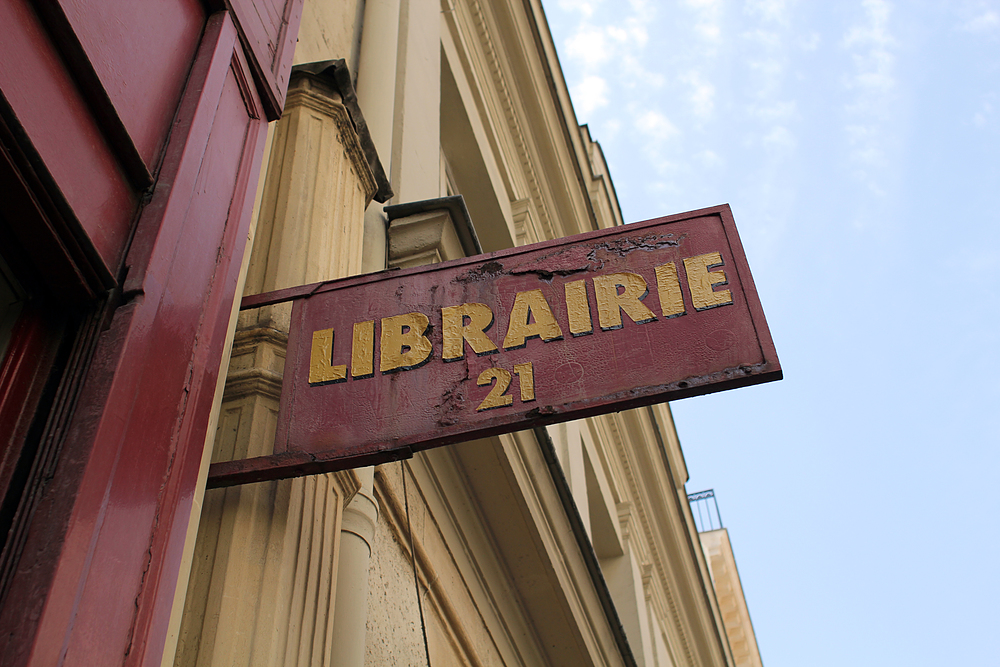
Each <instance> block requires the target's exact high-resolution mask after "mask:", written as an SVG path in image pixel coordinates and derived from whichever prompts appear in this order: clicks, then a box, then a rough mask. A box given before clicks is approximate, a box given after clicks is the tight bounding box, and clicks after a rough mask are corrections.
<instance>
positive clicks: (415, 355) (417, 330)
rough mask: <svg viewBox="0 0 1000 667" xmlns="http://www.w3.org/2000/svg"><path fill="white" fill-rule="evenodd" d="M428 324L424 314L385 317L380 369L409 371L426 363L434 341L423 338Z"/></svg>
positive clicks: (385, 371)
mask: <svg viewBox="0 0 1000 667" xmlns="http://www.w3.org/2000/svg"><path fill="white" fill-rule="evenodd" d="M429 324H430V320H429V319H428V318H427V316H426V315H424V314H423V313H406V314H405V315H393V316H392V317H383V318H382V340H381V357H382V359H381V364H380V366H379V370H380V371H382V372H383V373H389V372H392V371H395V370H408V369H410V368H416V367H417V366H419V365H421V364H422V363H424V362H425V361H427V359H429V358H430V356H431V351H432V348H431V341H430V339H428V338H427V337H426V336H425V335H424V334H425V333H427V326H428V325H429Z"/></svg>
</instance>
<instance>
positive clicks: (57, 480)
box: [0, 0, 301, 666]
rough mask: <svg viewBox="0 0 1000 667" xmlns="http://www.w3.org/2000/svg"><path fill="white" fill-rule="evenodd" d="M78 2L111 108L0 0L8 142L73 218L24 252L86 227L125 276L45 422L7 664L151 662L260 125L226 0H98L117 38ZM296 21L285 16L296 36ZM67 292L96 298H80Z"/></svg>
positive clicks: (4, 622) (235, 268)
mask: <svg viewBox="0 0 1000 667" xmlns="http://www.w3.org/2000/svg"><path fill="white" fill-rule="evenodd" d="M85 4H86V3H78V2H72V1H71V0H65V1H64V2H63V3H62V9H64V10H66V16H67V17H68V19H69V21H70V24H71V26H72V29H73V30H75V31H79V34H76V37H77V38H78V39H79V42H80V45H81V47H82V49H83V51H82V52H83V53H85V54H86V56H87V57H88V58H90V59H91V61H90V62H88V67H91V68H92V70H93V72H95V73H97V74H98V75H99V76H100V81H99V84H100V86H101V87H102V91H100V92H101V94H103V95H106V97H107V99H108V100H110V102H112V104H111V106H110V107H104V108H103V110H102V109H96V108H95V106H94V105H95V102H94V98H92V97H86V96H81V95H80V92H79V91H80V90H83V89H84V88H85V87H86V86H85V84H86V85H93V84H94V81H93V80H89V81H83V80H81V78H80V76H81V74H80V73H81V71H82V69H81V68H79V67H77V68H72V67H70V68H67V67H66V66H65V62H64V60H65V57H66V55H65V54H66V52H67V51H66V49H65V48H64V46H65V45H62V44H59V45H58V48H57V47H56V46H54V43H53V35H56V34H57V32H58V31H57V30H56V29H54V28H53V24H52V23H51V21H50V22H49V23H48V24H45V25H43V23H44V21H40V20H39V14H36V13H34V11H33V10H32V6H31V5H29V3H26V2H22V1H21V0H14V1H13V2H11V3H0V31H2V32H3V39H0V53H8V52H9V51H10V50H13V51H14V52H15V54H14V55H13V56H12V57H11V58H6V59H5V62H7V63H8V64H9V65H10V67H6V66H5V67H4V68H0V91H2V93H3V96H4V100H5V101H7V102H9V104H10V107H11V108H12V109H13V110H14V111H15V112H16V117H17V119H18V120H19V121H20V124H21V125H22V126H23V130H24V133H23V134H24V135H26V138H24V137H23V136H22V137H21V138H19V141H22V143H24V144H30V146H29V147H30V148H32V149H33V150H34V151H35V152H36V153H37V155H38V157H39V158H40V161H38V162H36V163H34V164H36V165H38V166H39V171H40V172H48V173H51V176H52V177H53V180H54V181H55V183H56V185H57V186H58V188H57V189H61V190H62V191H63V192H64V194H65V201H64V202H63V204H62V206H63V208H62V209H60V210H64V211H65V212H66V218H65V220H62V222H66V223H67V225H75V226H73V227H72V229H70V230H69V231H67V229H66V228H63V227H58V226H57V225H56V226H53V227H52V229H51V230H50V231H51V233H49V235H48V236H47V237H46V239H44V241H45V243H42V242H41V241H39V242H38V243H35V244H34V245H33V246H32V250H33V252H32V253H31V257H30V261H31V262H33V263H34V264H35V265H36V268H37V269H38V271H40V272H50V271H51V272H53V273H56V274H57V275H65V274H66V273H71V272H72V270H73V268H74V267H73V266H72V265H70V266H63V263H64V262H65V261H66V260H67V258H70V259H72V258H73V256H71V254H70V253H68V252H66V253H63V254H59V253H58V252H54V251H52V250H51V247H52V245H53V244H57V243H65V242H66V241H67V240H72V239H79V241H80V243H81V244H84V245H86V244H90V246H91V247H92V248H94V249H96V251H97V252H98V253H99V254H100V258H101V259H102V260H103V263H105V264H106V266H105V268H106V269H107V270H108V271H109V273H110V274H112V275H117V276H119V277H124V278H125V280H124V284H122V285H117V286H116V287H118V288H119V290H120V294H121V295H123V296H119V297H118V299H119V300H117V301H114V300H113V301H112V304H114V306H112V307H109V308H108V311H107V312H108V318H107V321H106V328H105V330H104V331H103V333H102V334H101V335H100V338H99V339H96V342H95V347H94V349H93V353H92V357H87V358H85V359H74V360H71V364H70V366H69V367H68V368H67V369H66V371H65V375H67V376H69V375H73V376H78V377H81V378H83V380H82V382H81V383H80V384H79V390H78V392H77V393H76V394H74V396H72V397H71V398H72V401H73V403H72V405H69V404H65V405H64V406H63V407H66V406H68V407H66V411H65V413H64V414H65V415H66V422H65V423H62V424H60V425H59V426H58V428H57V429H55V433H56V435H57V436H58V437H59V438H62V440H61V441H60V442H61V444H60V446H59V447H58V448H57V449H53V450H51V451H53V452H57V458H56V459H54V460H52V461H50V462H48V463H47V464H46V465H51V466H52V474H51V476H50V477H48V478H46V479H45V482H44V484H43V486H42V487H41V489H40V490H39V491H38V494H37V503H35V504H34V505H33V512H34V514H33V516H32V518H31V519H30V521H29V522H28V523H27V524H26V525H27V529H26V530H27V536H26V541H25V543H24V548H23V553H22V554H21V556H20V559H19V560H18V561H16V562H17V571H16V574H15V577H14V578H13V580H12V584H11V587H10V589H9V590H8V592H7V595H6V598H5V599H4V600H3V605H2V608H0V664H3V665H39V666H48V665H57V664H81V665H115V664H124V665H139V664H144V665H145V664H148V665H154V664H155V665H159V664H160V662H161V660H162V650H163V646H164V641H165V639H166V632H167V623H168V619H169V615H170V612H171V608H172V604H173V597H174V590H175V585H176V581H177V575H178V569H179V566H180V562H181V555H182V550H183V546H184V543H185V540H186V537H187V535H186V531H187V525H188V518H189V516H190V511H191V506H192V499H193V496H194V493H195V491H196V489H197V488H198V473H199V469H200V466H201V463H202V460H203V457H202V454H203V451H204V444H205V440H206V431H207V427H208V422H209V416H210V412H211V406H212V401H213V397H214V392H215V389H216V387H217V380H218V373H219V364H220V360H221V356H222V353H223V350H224V347H225V342H226V338H227V330H228V325H229V322H230V316H231V312H232V305H233V300H234V298H235V292H236V284H237V280H238V274H239V269H240V264H241V256H242V252H243V249H244V245H245V241H246V237H247V230H248V225H249V222H250V210H251V206H252V201H253V188H254V186H255V185H256V180H257V175H258V172H259V168H260V160H261V156H262V151H263V144H264V139H265V136H266V118H265V110H264V105H263V103H262V101H261V99H260V92H259V89H258V85H256V84H257V83H258V82H256V81H255V80H254V72H255V71H256V70H259V69H260V68H261V66H260V65H259V64H255V65H253V66H251V65H250V64H249V63H248V61H247V58H246V57H245V47H244V43H243V40H242V39H241V36H240V34H239V31H238V29H237V27H236V25H235V24H234V22H233V20H232V16H231V14H230V13H229V12H225V11H220V12H217V13H216V14H214V15H213V16H212V17H210V18H208V20H207V22H206V21H205V19H204V17H202V18H198V17H199V15H200V12H201V11H202V10H201V8H200V7H199V5H198V3H194V2H188V1H187V0H178V2H177V4H178V7H175V9H178V13H176V14H171V16H169V17H168V22H172V23H170V25H169V26H161V27H162V28H163V29H164V34H163V35H161V36H160V37H162V39H159V40H158V39H157V36H153V37H150V38H148V39H146V38H143V34H144V33H145V32H146V31H147V30H152V31H155V30H157V29H158V25H159V24H158V23H157V21H158V19H157V12H159V11H161V10H163V9H164V6H163V5H162V4H158V3H152V2H139V3H125V4H126V5H130V6H128V7H125V6H119V5H120V3H115V4H114V5H113V6H110V7H104V9H106V10H107V11H108V12H113V14H114V15H113V16H112V17H111V18H110V19H109V20H112V21H115V20H118V21H120V22H121V23H122V24H121V25H117V24H116V27H115V29H116V30H117V29H119V28H120V29H121V30H120V32H117V33H115V34H114V35H107V34H106V31H103V30H102V29H101V28H100V26H101V25H102V23H101V22H102V20H104V18H107V16H108V15H107V14H104V15H103V17H101V18H99V17H97V16H96V14H95V13H99V12H98V11H97V10H98V9H101V8H100V7H97V6H96V5H92V6H89V7H84V5H85ZM98 4H100V3H98ZM270 4H274V3H273V2H272V3H270ZM278 4H280V5H281V6H280V7H277V8H276V9H278V10H280V11H279V13H280V14H281V15H282V16H289V15H297V14H298V12H300V11H301V0H287V1H286V2H282V3H278ZM181 5H183V7H181ZM81 8H82V9H81ZM246 8H249V9H253V8H254V5H253V4H249V3H248V4H247V5H246ZM49 9H51V7H49ZM272 9H275V8H272ZM76 10H80V11H81V12H83V13H77V14H74V13H73V12H74V11H76ZM181 10H183V11H181ZM42 18H43V19H45V20H50V19H52V16H51V15H49V14H46V15H44V16H43V17H42ZM57 18H58V17H57ZM8 19H9V20H8ZM136 21H139V22H142V25H141V26H139V25H133V22H136ZM191 21H195V23H194V24H192V23H191ZM192 25H194V26H195V28H196V29H194V30H192V27H191V26H192ZM175 28H176V29H177V30H174V29H175ZM178 31H179V32H178ZM112 32H114V31H112ZM294 32H295V31H294V30H293V29H291V28H289V26H288V24H287V23H282V24H281V36H282V38H283V39H285V40H286V41H288V40H290V43H292V44H294V37H295V35H294ZM102 38H107V39H108V40H109V44H112V45H111V46H108V45H104V44H102V43H101V40H102ZM192 38H194V42H192V41H191V40H192ZM139 42H143V43H139ZM192 44H195V45H197V53H193V52H192V50H191V47H192ZM114 45H117V48H118V50H117V51H116V50H115V48H116V47H115V46H114ZM18 49H22V50H24V53H18V52H17V51H18ZM171 49H176V53H173V54H171V53H170V51H171ZM157 54H159V55H158V56H157ZM160 56H162V57H166V58H168V60H169V62H160V58H159V57H160ZM290 56H291V49H290V48H288V49H285V50H283V51H282V53H281V54H280V55H279V56H275V55H274V54H273V53H272V54H271V56H270V57H269V60H268V62H267V63H265V65H264V66H265V67H270V68H272V69H278V70H280V69H287V67H289V66H290V62H291V57H290ZM133 59H134V61H133ZM123 60H128V61H129V62H127V63H123V62H122V61H123ZM146 66H148V67H153V68H156V72H155V73H150V74H149V76H150V80H149V81H146V82H145V83H148V85H150V86H152V87H154V88H156V91H155V92H153V93H148V91H147V93H142V92H141V91H140V90H132V89H131V87H130V86H131V84H130V81H131V82H132V83H136V81H134V80H133V79H134V78H135V77H139V78H142V77H143V76H144V74H143V72H144V69H143V68H144V67H146ZM116 68H120V69H121V73H122V76H123V77H124V78H123V79H122V80H120V81H116V80H114V72H115V69H116ZM144 81H145V80H144ZM145 83H143V82H138V85H139V87H140V88H141V87H142V85H145ZM119 84H121V87H118V88H116V86H117V85H119ZM33 86H34V87H33ZM105 86H106V87H107V89H106V90H103V88H104V87H105ZM181 88H183V93H181ZM91 92H92V93H93V90H92V91H91ZM178 97H179V100H180V101H179V104H178V102H177V100H178ZM108 109H110V110H111V112H112V113H114V114H116V115H120V118H118V120H117V122H119V123H120V125H121V126H122V127H125V128H126V129H127V131H128V134H127V137H126V138H127V140H128V142H129V143H131V144H133V149H134V150H135V151H137V152H139V153H141V154H142V157H143V159H144V160H148V162H149V166H150V171H151V173H153V174H154V175H155V177H156V179H157V180H156V183H155V186H154V188H153V190H152V191H151V193H150V197H149V201H148V203H146V204H145V206H144V207H143V208H142V210H141V213H139V215H138V222H137V223H135V225H134V229H133V222H134V221H135V219H136V213H137V211H138V207H139V201H140V197H139V193H138V192H137V191H135V190H134V188H133V187H132V186H133V185H134V182H133V181H130V179H128V178H125V177H123V175H122V173H121V172H122V168H123V166H122V165H123V162H122V159H123V158H122V154H121V150H120V149H122V148H123V146H122V145H117V146H109V145H108V143H107V141H108V137H109V136H113V135H114V133H113V132H109V131H108V128H107V126H106V122H108V120H109V119H108V117H107V116H106V115H105V116H102V115H101V114H102V113H106V112H108ZM165 120H168V121H169V125H164V121H165ZM54 128H59V129H62V130H64V131H65V136H61V135H59V133H58V132H55V131H53V129H54ZM0 129H2V128H0ZM167 134H169V139H167V140H166V144H165V147H164V148H163V149H162V150H160V149H159V148H158V146H159V145H162V144H163V141H164V138H165V137H166V135H167ZM0 138H4V137H0ZM126 148H127V147H126ZM59 149H61V150H62V153H60V150H59ZM8 162H9V163H10V164H11V165H14V167H16V168H20V169H22V173H21V174H20V176H23V173H24V172H23V170H24V160H21V161H13V160H10V161H7V162H0V166H4V165H6V164H7V163H8ZM15 162H16V164H15ZM43 175H44V174H43ZM0 176H5V172H0ZM22 180H24V179H22ZM42 180H43V179H42ZM25 182H26V183H27V186H26V187H27V188H29V189H30V188H35V187H37V184H35V183H34V181H32V182H30V183H28V182H27V181H25ZM118 191H121V192H125V193H126V196H125V197H124V199H122V198H116V197H115V195H114V193H115V192H118ZM57 194H58V193H57ZM99 205H104V206H110V207H117V208H112V209H108V210H109V211H111V213H114V214H115V215H111V214H110V213H109V215H107V216H104V217H102V216H101V215H100V214H99V211H100V210H103V209H99ZM95 206H96V207H97V208H96V209H95ZM46 213H50V212H48V211H46ZM118 213H121V216H119V217H115V216H116V215H117V214H118ZM4 214H5V217H6V218H8V219H10V220H11V221H12V222H13V223H16V225H19V227H16V228H15V230H14V233H15V234H18V235H19V234H20V233H21V232H22V231H24V230H23V229H21V227H27V226H28V220H27V219H26V218H24V217H23V216H21V215H16V212H11V211H8V210H5V211H4ZM122 221H124V222H122ZM31 222H34V221H33V220H32V221H31ZM95 225H96V226H95ZM25 238H27V239H28V240H31V234H27V235H26V236H25ZM21 242H22V243H24V244H25V245H26V246H27V245H28V243H27V242H26V241H24V240H23V239H22V241H21ZM46 244H48V245H46ZM36 248H37V249H40V250H35V249H36ZM125 252H127V254H126V255H124V257H123V256H122V253H125ZM63 255H65V257H64V256H63ZM119 266H125V267H127V271H121V272H119V271H117V270H116V268H117V267H119ZM91 282H93V281H91ZM55 285H56V287H57V288H58V285H59V283H58V282H56V283H55ZM74 298H77V297H74ZM73 305H74V307H76V308H78V309H84V310H85V309H87V308H91V309H94V308H96V309H97V311H98V312H99V311H100V308H99V304H98V305H97V306H95V304H92V303H87V302H85V301H84V302H82V303H81V302H80V300H79V298H77V301H76V302H74V303H73ZM9 358H12V357H9ZM29 370H30V369H29ZM4 386H6V385H4ZM24 406H25V402H24V401H22V402H21V407H24ZM5 407H6V404H5ZM17 407H18V406H17V405H13V404H12V409H14V408H17ZM28 409H29V410H30V409H31V407H30V406H28ZM4 414H6V412H4ZM39 418H41V419H43V420H44V419H46V415H45V414H41V415H40V416H39ZM5 423H6V422H5Z"/></svg>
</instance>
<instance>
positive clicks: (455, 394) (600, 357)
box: [210, 206, 781, 485]
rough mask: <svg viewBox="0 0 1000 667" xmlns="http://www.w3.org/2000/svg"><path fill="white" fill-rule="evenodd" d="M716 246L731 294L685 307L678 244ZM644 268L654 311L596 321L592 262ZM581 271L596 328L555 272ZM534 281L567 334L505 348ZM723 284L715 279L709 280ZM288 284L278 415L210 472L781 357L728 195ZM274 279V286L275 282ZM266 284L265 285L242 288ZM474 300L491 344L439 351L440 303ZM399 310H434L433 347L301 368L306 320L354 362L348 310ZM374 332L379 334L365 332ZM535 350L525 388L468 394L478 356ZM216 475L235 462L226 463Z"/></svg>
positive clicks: (306, 347)
mask: <svg viewBox="0 0 1000 667" xmlns="http://www.w3.org/2000/svg"><path fill="white" fill-rule="evenodd" d="M711 252H719V253H720V254H721V256H722V260H723V266H722V269H723V270H724V271H725V274H726V277H727V278H728V284H726V285H725V289H728V290H729V291H730V292H731V294H732V297H733V299H732V300H733V303H732V304H730V305H725V306H721V307H715V308H711V309H706V310H701V311H696V310H695V308H694V307H693V304H692V300H691V294H690V291H689V289H688V286H687V283H686V280H685V273H684V264H683V259H684V258H689V257H693V256H698V255H702V254H705V253H711ZM668 262H673V263H674V264H675V266H677V267H678V269H679V272H680V282H681V284H682V285H684V287H683V289H682V292H683V294H684V298H685V305H686V310H687V312H686V314H684V315H680V316H676V317H672V318H669V319H668V318H664V317H662V316H661V313H662V310H661V306H660V303H659V298H658V295H657V287H656V285H657V281H656V276H655V274H654V267H656V266H660V265H664V264H666V263H668ZM622 272H628V273H635V274H639V275H640V276H642V277H643V278H644V279H645V281H646V283H647V284H648V287H649V293H648V295H647V296H646V297H645V298H644V300H643V301H642V303H643V304H644V305H646V306H647V307H648V308H650V309H651V310H652V311H653V313H654V314H656V316H657V319H656V320H655V321H651V322H646V323H642V324H637V323H635V322H633V321H631V320H630V319H629V318H628V317H627V316H625V315H623V316H622V320H623V326H622V328H620V329H614V330H607V331H604V330H601V328H600V326H599V323H598V311H597V308H596V303H595V293H594V286H593V283H592V281H591V280H590V279H591V278H593V277H594V276H600V275H608V274H614V273H622ZM583 279H586V280H587V289H588V296H589V305H590V313H591V318H592V320H593V323H594V325H593V333H591V334H587V335H581V336H578V337H574V336H572V335H571V333H570V326H569V322H568V318H567V306H566V300H565V292H564V286H565V285H566V284H567V283H569V282H573V281H579V280H583ZM537 289H540V290H541V292H542V294H543V295H544V297H545V299H546V301H547V303H548V304H549V306H550V307H551V309H552V312H553V314H554V315H555V319H556V321H557V322H558V324H559V325H560V327H561V329H562V332H563V334H564V336H563V338H562V339H558V340H551V341H548V342H546V341H543V340H541V339H537V338H536V339H529V340H528V341H527V342H526V344H525V346H524V347H523V348H521V349H504V348H503V346H502V344H501V343H502V340H503V338H504V335H505V332H506V331H507V328H508V324H509V319H510V315H511V307H512V304H513V303H514V300H515V295H516V294H517V293H518V292H525V291H529V290H537ZM717 289H721V288H717ZM296 291H297V294H298V298H296V300H295V301H294V307H293V310H292V324H291V331H290V333H289V341H288V353H287V357H286V364H285V375H284V382H283V387H282V398H281V406H280V412H279V415H278V427H277V437H276V441H275V452H276V456H275V457H272V458H270V459H266V458H262V459H261V460H258V461H256V462H254V461H252V460H251V461H248V462H234V463H220V464H215V465H214V466H213V469H212V472H211V473H210V476H211V477H212V483H213V484H219V485H221V484H227V483H235V482H238V481H246V480H247V479H260V478H262V477H263V476H277V475H282V476H284V475H290V474H302V473H303V472H310V473H311V472H318V471H320V470H331V469H337V468H340V467H348V466H351V465H358V464H359V463H370V462H374V461H378V460H385V459H389V458H394V457H395V458H398V457H401V456H407V455H409V454H410V452H411V451H415V450H420V449H427V448H430V447H436V446H439V445H444V444H448V443H452V442H458V441H462V440H469V439H473V438H476V437H482V436H486V435H493V434H498V433H504V432H509V431H514V430H521V429H525V428H529V427H531V426H537V425H540V424H548V423H553V422H559V421H566V420H570V419H576V418H580V417H585V416H589V415H595V414H601V413H606V412H612V411H618V410H622V409H626V408H631V407H637V406H640V405H648V404H650V403H655V402H662V401H665V400H671V399H676V398H682V397H685V396H693V395H697V394H705V393H709V392H713V391H719V390H722V389H729V388H734V387H740V386H744V385H750V384H756V383H760V382H766V381H769V380H776V379H779V378H780V377H781V367H780V364H779V363H778V358H777V355H776V353H775V350H774V345H773V343H772V341H771V337H770V333H769V332H768V329H767V323H766V322H765V320H764V314H763V311H762V309H761V307H760V302H759V300H758V298H757V293H756V289H755V288H754V284H753V279H752V278H751V276H750V269H749V266H748V265H747V261H746V257H745V256H744V253H743V249H742V246H741V244H740V241H739V237H738V235H737V232H736V227H735V224H734V223H733V219H732V214H731V212H730V210H729V207H728V206H720V207H716V208H712V209H705V210H702V211H696V212H692V213H686V214H681V215H677V216H671V217H668V218H661V219H658V220H651V221H647V222H644V223H637V224H630V225H626V226H624V227H617V228H614V229H610V230H602V231H597V232H592V233H588V234H582V235H580V236H576V237H571V238H569V239H562V240H559V241H553V242H547V243H540V244H536V245H533V246H526V247H523V248H517V249H512V250H507V251H502V252H497V253H492V254H489V255H481V256H478V257H471V258H467V259H462V260H459V261H454V262H448V263H445V264H439V265H436V266H431V267H423V268H416V269H409V270H404V271H398V272H384V273H381V274H374V275H369V276H361V277H358V278H353V279H347V280H342V281H335V282H330V283H323V284H319V285H314V286H308V287H305V288H299V289H298V290H285V296H287V295H289V293H295V292H296ZM280 296H282V295H281V294H280V293H274V294H273V295H272V297H274V298H278V297H280ZM268 300H273V298H272V299H269V298H268V296H267V295H262V296H261V297H258V298H257V299H255V300H245V302H244V306H247V305H251V304H252V303H253V302H254V301H256V302H257V303H262V302H265V301H268ZM462 303H482V304H486V305H488V306H490V307H491V309H492V310H493V312H494V317H495V323H494V325H493V327H492V328H491V329H489V330H488V336H489V338H491V339H492V341H493V342H494V343H495V344H496V345H497V347H498V348H500V349H499V351H498V352H496V353H493V354H485V355H483V356H477V355H476V354H474V353H473V352H472V350H471V349H469V347H468V346H466V349H465V356H464V359H462V360H460V361H454V362H450V363H446V362H444V361H443V360H442V315H441V309H442V307H447V306H454V305H458V304H462ZM408 312H420V313H423V314H425V315H427V316H428V317H429V318H430V323H431V328H430V333H428V334H427V336H428V338H429V339H430V341H431V343H432V346H433V354H432V357H431V359H430V360H429V361H428V362H426V363H424V364H423V365H421V366H420V367H417V368H413V369H410V370H400V371H395V372H392V373H390V374H382V373H380V372H379V371H378V359H379V353H378V351H377V343H376V353H375V367H376V371H375V374H374V376H372V377H367V378H359V379H355V378H348V379H346V380H345V381H340V382H336V383H332V384H325V385H317V384H313V385H310V384H309V382H308V373H309V364H310V352H311V349H312V336H313V332H314V331H317V330H323V329H329V328H332V329H333V331H334V350H333V363H334V364H347V365H348V367H349V366H350V363H351V352H350V348H351V337H352V330H353V325H354V323H355V322H361V321H366V320H374V321H375V322H376V327H378V323H379V322H380V320H381V318H384V317H389V316H394V315H399V314H403V313H408ZM375 340H376V341H378V340H379V334H378V333H377V328H376V335H375ZM526 362H531V364H532V366H533V376H534V393H535V398H534V400H529V401H527V402H522V401H521V400H520V398H519V384H518V382H519V378H517V377H516V378H514V379H513V381H512V383H511V385H510V389H509V393H510V394H512V395H513V400H512V402H511V405H509V406H503V407H497V408H493V409H488V410H478V409H477V407H478V406H479V405H480V404H481V401H483V399H484V398H485V397H486V396H487V393H488V391H489V390H490V387H488V386H479V385H478V384H477V379H478V378H479V376H480V373H482V372H483V371H484V370H486V369H488V368H491V367H492V368H500V369H505V370H507V371H512V370H514V367H515V365H517V364H523V363H526ZM227 475H231V476H229V477H227Z"/></svg>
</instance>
